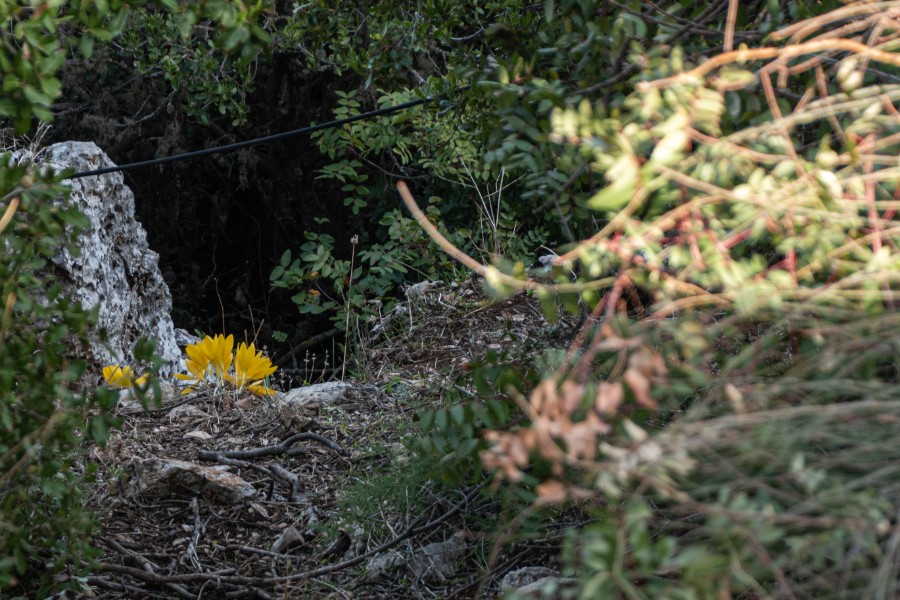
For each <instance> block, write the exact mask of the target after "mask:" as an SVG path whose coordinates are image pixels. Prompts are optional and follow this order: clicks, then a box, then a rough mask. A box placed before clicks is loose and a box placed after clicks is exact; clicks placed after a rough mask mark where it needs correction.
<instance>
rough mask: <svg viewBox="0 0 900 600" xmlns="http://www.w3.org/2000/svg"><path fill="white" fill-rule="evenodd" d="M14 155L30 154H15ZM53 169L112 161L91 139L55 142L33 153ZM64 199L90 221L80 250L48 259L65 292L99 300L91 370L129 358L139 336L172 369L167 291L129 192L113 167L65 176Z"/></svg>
mask: <svg viewBox="0 0 900 600" xmlns="http://www.w3.org/2000/svg"><path fill="white" fill-rule="evenodd" d="M17 158H18V159H19V160H22V159H29V158H31V157H30V156H28V155H27V154H26V153H20V154H19V156H18V157H17ZM33 160H34V162H35V163H37V164H49V165H51V166H52V167H53V169H54V170H57V171H58V170H62V169H75V170H76V171H85V170H90V169H98V168H103V167H111V166H114V163H113V162H112V161H111V160H110V159H109V157H108V156H107V155H106V154H105V153H104V152H103V151H102V150H101V149H100V148H98V147H97V146H96V145H95V144H93V143H92V142H62V143H59V144H54V145H52V146H49V147H47V148H45V149H43V150H42V151H40V152H39V153H38V154H37V156H35V157H34V158H33ZM66 185H68V186H70V187H71V188H72V193H71V196H70V200H69V202H71V204H73V205H74V206H75V207H77V208H78V209H79V210H80V211H82V212H83V213H84V214H86V215H87V217H88V218H89V219H90V220H91V226H90V228H88V229H87V230H85V231H84V232H82V234H81V236H79V239H78V246H79V248H80V249H81V255H80V256H73V255H72V254H71V253H70V252H64V253H62V254H61V255H60V256H59V257H57V259H56V260H55V261H54V263H55V267H56V268H57V270H59V271H62V273H63V277H64V278H65V279H66V280H67V292H68V293H69V294H70V295H71V297H73V298H74V299H75V300H78V301H80V302H81V303H82V305H83V306H85V307H87V308H89V307H94V306H98V307H99V319H98V329H101V330H105V331H106V333H107V340H106V341H105V342H101V340H100V339H99V336H96V337H95V338H94V339H92V341H91V346H90V348H88V349H87V351H86V354H87V355H86V356H84V357H83V358H85V359H86V360H87V361H88V367H89V369H90V371H91V372H94V373H99V372H100V369H102V367H103V366H105V365H108V364H112V363H122V364H131V363H133V357H134V355H133V352H134V345H135V342H136V341H137V340H138V338H140V337H141V336H146V337H149V338H152V339H154V340H156V354H157V355H159V356H160V357H162V358H163V360H165V361H167V363H168V365H167V366H165V367H163V369H162V370H161V372H160V375H162V376H164V377H165V376H169V375H171V374H172V373H173V372H174V368H175V365H177V361H178V359H179V358H180V356H181V351H180V350H179V349H178V345H177V343H176V341H175V327H174V326H173V324H172V317H171V312H172V296H171V294H170V293H169V288H168V286H167V285H166V283H165V281H164V280H163V278H162V273H161V272H160V270H159V255H158V254H157V253H156V252H154V251H152V250H151V249H150V247H149V246H148V245H147V234H146V232H145V231H144V228H143V227H142V226H141V224H140V223H139V222H138V221H137V220H136V219H135V215H134V194H133V193H132V192H131V190H130V189H129V188H128V187H127V186H126V185H125V183H124V179H123V176H122V174H121V173H109V174H106V175H99V176H93V177H84V178H80V179H74V180H69V181H67V182H66Z"/></svg>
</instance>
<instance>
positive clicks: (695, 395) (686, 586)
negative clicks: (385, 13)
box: [432, 3, 900, 598]
mask: <svg viewBox="0 0 900 600" xmlns="http://www.w3.org/2000/svg"><path fill="white" fill-rule="evenodd" d="M563 4H564V5H565V6H569V10H571V11H573V13H574V14H569V15H567V17H571V18H573V19H574V18H576V17H578V16H579V15H580V14H581V13H584V14H585V15H592V14H593V13H592V12H591V11H592V10H599V9H598V8H597V7H596V6H588V5H591V3H580V6H579V7H578V8H574V5H572V4H570V3H563ZM551 6H552V5H551ZM723 6H724V5H723ZM586 7H587V8H586ZM698 10H700V9H698ZM773 11H774V9H773ZM853 11H861V12H860V13H859V14H863V13H864V14H865V16H864V17H860V18H859V20H858V21H856V22H855V23H854V26H853V29H852V31H849V30H847V29H840V26H841V25H842V24H843V23H844V21H842V19H843V18H844V17H845V16H846V15H848V14H851V13H853V14H857V13H854V12H853ZM867 11H868V9H864V8H863V7H862V5H857V6H851V7H847V8H845V9H840V10H838V11H836V12H835V13H833V14H826V15H819V16H817V17H815V18H813V19H810V20H809V21H806V22H802V23H799V24H797V25H794V26H791V27H790V28H787V29H785V30H784V31H782V32H777V33H775V34H773V36H772V38H773V40H782V39H783V40H787V43H786V45H784V46H781V47H768V48H761V49H758V50H754V49H749V50H743V51H741V52H735V53H726V54H724V55H721V56H717V57H715V58H713V59H706V58H705V57H704V56H703V53H702V49H700V48H698V46H697V45H693V46H691V45H689V44H696V42H695V41H693V40H690V41H689V42H687V43H686V49H685V51H684V52H682V51H681V50H679V49H678V48H665V47H659V46H658V47H656V48H654V49H651V50H646V51H645V50H644V49H643V48H642V47H640V46H635V45H632V51H631V52H626V53H625V54H624V55H623V56H624V57H625V59H626V62H627V63H629V64H631V65H634V68H633V70H632V72H633V74H634V79H635V80H636V81H635V82H634V83H635V87H636V91H635V92H634V93H631V94H623V95H622V96H621V97H620V98H619V99H616V98H614V97H613V98H610V96H609V94H607V95H606V96H605V97H591V96H590V95H589V94H588V93H579V94H575V93H572V92H571V91H566V90H565V89H564V88H562V89H557V92H559V94H560V95H559V96H558V98H557V99H556V100H553V99H550V101H549V102H544V103H537V104H530V105H529V107H528V108H523V107H522V106H521V104H517V102H522V103H524V102H523V101H524V100H525V99H527V98H530V97H536V96H534V94H537V93H538V91H539V89H540V88H546V87H548V86H549V87H554V88H557V87H558V85H557V84H554V83H553V82H550V83H546V81H548V80H545V81H544V82H542V81H541V79H540V76H539V73H547V72H549V71H550V69H549V68H548V67H547V64H546V62H543V63H542V62H541V61H540V60H534V61H533V62H529V61H528V60H527V57H526V60H522V61H519V62H518V63H514V64H510V65H505V66H503V68H502V69H498V72H497V74H496V75H497V80H496V81H495V83H494V87H495V88H496V89H497V90H498V92H497V98H499V99H500V100H501V101H502V102H506V103H508V106H509V111H510V113H512V112H514V111H516V110H522V111H527V112H528V113H529V114H528V115H527V116H528V117H529V118H524V115H520V116H523V118H521V119H520V120H519V121H517V122H515V123H512V124H507V125H505V126H504V127H502V128H500V129H501V130H502V131H499V132H498V134H497V137H496V138H495V139H497V141H498V143H499V144H500V145H501V148H500V149H499V150H498V151H497V152H496V154H494V155H493V156H492V157H491V159H492V160H496V161H498V162H499V163H500V164H510V162H511V161H513V162H515V161H523V160H526V159H527V158H528V157H531V160H533V161H535V165H536V168H535V169H534V170H535V177H534V178H533V179H531V180H529V181H530V182H535V183H536V182H537V180H538V179H540V178H543V180H544V181H545V182H546V181H548V180H550V177H549V175H548V172H549V170H550V169H551V168H552V169H555V170H557V171H559V172H561V173H563V174H564V175H565V182H566V183H565V185H564V186H563V187H562V188H558V189H559V190H560V193H559V194H558V198H557V200H558V202H563V201H564V200H565V201H567V202H571V203H573V211H572V212H571V213H570V214H573V215H575V214H577V211H576V210H574V209H575V208H578V207H581V208H585V209H589V210H590V211H593V213H594V215H595V218H596V219H597V222H596V226H595V229H594V230H593V232H591V233H590V234H589V236H586V238H587V239H585V241H583V242H581V243H578V244H575V245H573V246H571V247H569V248H565V249H562V250H568V251H567V252H561V254H562V255H561V257H560V259H559V260H558V261H557V273H556V275H557V283H558V284H559V286H566V287H568V289H572V286H571V279H572V275H573V273H574V274H576V275H577V284H576V286H574V287H575V289H577V290H578V293H577V295H574V294H570V296H571V299H578V300H580V301H581V302H582V304H583V305H584V306H585V307H586V309H587V310H588V311H589V312H590V316H589V317H588V319H587V321H586V325H585V328H584V330H583V331H582V333H581V334H580V335H579V336H578V338H577V339H576V341H575V342H574V343H573V346H572V347H571V348H570V349H569V355H568V358H567V360H566V361H564V362H563V364H562V365H561V366H560V368H558V369H557V370H556V371H555V372H554V373H552V374H551V375H550V376H548V377H546V378H545V379H544V380H543V381H541V382H540V383H538V384H536V385H535V386H534V387H533V388H532V389H531V390H530V391H529V392H528V393H521V391H517V390H515V389H509V388H507V389H500V388H496V389H494V390H493V394H494V395H497V394H503V395H505V397H506V398H508V399H509V400H510V401H512V402H515V403H516V404H517V405H518V406H519V407H520V408H521V411H522V412H521V417H520V418H519V419H513V420H511V421H510V423H509V424H508V425H507V426H505V427H498V428H496V429H494V430H492V431H489V432H488V433H487V434H486V440H487V441H488V442H490V444H491V445H490V446H489V447H488V448H487V449H486V450H485V451H484V452H482V459H483V463H484V465H485V466H487V467H489V468H491V469H493V470H494V471H496V473H497V477H498V479H505V480H508V481H511V482H512V484H513V485H526V486H529V487H530V486H532V485H533V483H536V482H535V478H537V479H538V481H539V484H538V485H536V487H535V488H534V489H535V491H536V493H537V495H538V503H539V504H556V503H563V502H566V501H571V500H576V501H578V500H582V499H587V500H588V501H589V502H588V503H587V504H588V506H594V507H595V508H593V509H592V510H593V512H594V513H595V517H596V520H597V523H598V524H597V525H595V526H591V527H590V528H588V529H585V530H583V531H581V532H578V533H573V536H572V540H571V544H570V547H569V552H568V559H569V564H570V569H571V571H572V573H573V574H576V575H577V576H578V577H579V579H580V581H581V589H580V591H579V594H580V597H584V598H592V597H598V596H602V597H610V598H619V597H623V598H624V597H627V598H644V597H646V598H717V597H758V596H767V597H769V596H771V597H785V598H786V597H801V596H803V597H817V598H820V597H892V596H894V595H896V577H895V572H894V570H895V567H894V552H893V549H892V544H893V541H895V540H893V537H894V536H891V535H890V534H891V532H892V530H893V529H894V528H895V527H894V525H895V523H894V519H895V515H896V514H897V501H896V497H897V496H896V478H895V477H894V470H893V468H892V467H891V466H890V465H891V464H893V462H894V461H895V460H896V450H895V446H894V444H892V443H891V442H890V441H889V434H888V431H889V430H890V429H891V426H890V425H888V423H894V422H895V419H896V414H897V410H898V407H900V396H898V392H897V390H898V389H900V388H898V387H897V383H898V378H900V371H898V367H897V362H896V357H897V356H900V339H898V337H897V336H896V335H892V334H891V333H888V332H892V331H893V330H894V329H896V324H897V318H896V298H897V293H898V288H897V285H898V283H900V255H898V248H897V243H896V240H897V235H896V234H897V231H898V229H897V227H898V225H897V220H896V208H897V207H896V201H895V200H894V198H895V197H896V189H897V182H898V179H900V177H898V176H897V173H896V169H894V168H893V167H892V166H891V165H893V164H895V158H894V157H895V156H896V154H897V152H898V150H900V148H898V144H897V134H898V131H900V118H898V113H897V110H896V108H895V102H896V99H897V98H900V87H898V86H897V85H896V84H894V83H885V81H892V79H893V78H892V75H890V74H887V73H885V72H884V71H879V70H878V68H880V67H881V65H879V67H876V69H875V71H873V70H872V69H871V68H870V67H871V64H872V63H873V62H877V61H883V62H884V63H885V64H887V65H895V64H896V63H897V61H896V58H895V56H894V55H892V54H886V53H887V52H888V51H889V48H890V47H891V46H890V44H892V43H893V42H892V40H894V39H895V38H896V31H895V30H894V29H893V25H891V26H887V25H885V23H886V22H885V21H883V18H884V15H883V14H880V13H869V12H867ZM626 12H628V11H626ZM777 12H778V11H774V12H770V13H768V15H767V16H768V17H772V16H774V14H775V13H777ZM623 14H624V13H620V14H619V15H618V17H617V19H621V18H623ZM633 16H636V17H637V19H638V21H639V22H640V24H641V27H642V28H644V30H645V31H646V29H647V28H649V27H651V26H652V27H658V26H659V23H657V22H656V21H659V20H658V19H656V20H655V21H654V20H650V19H643V18H642V15H633ZM554 17H555V18H554V19H553V20H550V19H548V23H549V24H546V23H545V24H543V26H544V27H545V30H544V31H542V32H541V33H538V34H537V35H536V36H535V38H536V39H537V40H539V41H540V40H542V35H544V34H545V33H546V35H547V36H548V39H554V38H553V37H552V35H551V34H552V30H553V27H560V28H563V27H565V28H569V27H570V26H571V22H566V21H565V20H564V19H562V18H559V14H556V15H554ZM779 18H781V17H780V16H779ZM554 23H558V25H554ZM648 23H655V24H654V25H649V24H648ZM632 25H635V23H634V22H632ZM723 25H724V23H723ZM599 26H600V27H604V26H606V24H603V23H601V24H600V25H599ZM767 27H771V22H770V23H769V24H768V25H767ZM675 28H676V26H675V25H674V24H666V27H665V29H667V30H668V31H671V30H672V29H675ZM548 31H549V32H550V33H547V32H548ZM571 31H573V32H574V31H578V32H579V33H580V34H583V35H588V34H589V33H590V31H591V29H590V27H587V28H585V29H579V28H571ZM625 31H626V32H627V31H628V30H627V29H625ZM874 31H877V32H878V36H876V37H877V41H870V40H875V37H870V34H872V32H874ZM602 33H603V32H602V31H598V32H597V36H598V39H601V34H602ZM656 33H657V35H658V34H660V33H663V32H662V31H659V30H657V32H656ZM648 35H649V34H648ZM839 35H853V36H856V35H858V36H859V37H858V38H853V39H845V38H841V37H839ZM807 38H811V39H812V41H811V42H810V43H807ZM555 39H560V38H555ZM866 43H870V44H871V46H866ZM585 47H586V48H590V46H589V45H587V46H585ZM872 47H874V48H876V49H877V50H873V49H872ZM687 48H689V49H690V53H689V55H690V56H692V57H696V58H697V59H698V60H703V61H705V62H701V63H700V66H698V67H695V68H691V65H690V64H689V63H688V62H687V60H686V58H685V54H688V50H687ZM826 50H842V51H845V52H848V54H846V55H842V58H840V59H837V61H836V62H837V64H836V65H835V66H834V67H833V68H829V69H827V70H826V68H825V66H824V65H827V64H830V63H829V62H828V61H826V60H825V58H827V57H823V56H822V55H821V54H819V53H820V52H823V51H826ZM879 51H883V52H885V54H879V53H878V52H879ZM536 54H538V55H539V54H540V51H536ZM545 55H546V56H549V57H553V56H557V57H560V56H564V57H567V58H568V57H569V56H571V53H564V52H556V53H551V52H547V53H546V54H545ZM810 57H812V58H811V59H810ZM864 57H865V58H864ZM548 60H551V61H552V58H550V59H548ZM739 61H740V62H742V63H744V64H740V65H737V64H735V63H737V62H739ZM748 61H769V62H767V63H765V64H764V65H763V66H761V67H760V66H758V63H757V62H751V63H750V65H753V66H754V68H753V70H749V66H748V64H747V62H748ZM579 64H585V65H587V64H590V63H589V62H585V63H581V62H579ZM570 66H571V65H570ZM881 68H885V69H888V68H889V67H881ZM776 74H777V75H778V76H779V77H780V81H779V84H778V85H779V88H777V89H776V86H775V82H774V81H773V78H774V77H775V75H776ZM713 75H714V76H713ZM581 84H582V85H584V86H586V88H585V89H588V88H590V87H591V85H590V80H588V81H582V82H581ZM570 89H571V88H570ZM597 89H600V87H599V86H598V87H597V88H595V90H597ZM795 90H796V91H799V93H798V94H797V95H796V98H794V96H793V95H792V94H793V93H794V91H795ZM607 92H609V90H607ZM626 92H627V90H626ZM804 92H805V93H804ZM548 98H549V97H548ZM788 98H790V99H791V100H792V101H791V102H788ZM746 107H750V108H749V109H748V108H746ZM535 113H538V114H535ZM532 116H533V117H534V120H530V118H531V117H532ZM541 117H543V118H541ZM522 140H525V142H524V143H520V142H521V141H522ZM529 185H530V183H529ZM485 271H486V273H487V274H488V277H487V281H488V283H489V284H490V285H491V286H492V287H493V288H494V289H495V291H496V292H498V293H515V292H517V291H521V290H522V289H526V288H527V289H533V288H538V289H540V290H542V291H543V293H545V294H549V293H551V292H553V291H554V289H559V288H553V287H552V286H546V285H542V284H540V283H536V282H525V281H519V282H516V281H515V277H516V276H519V277H520V279H521V276H520V275H518V274H517V273H516V272H515V271H514V270H508V271H507V272H506V274H507V275H508V276H507V277H502V276H501V273H500V272H499V270H498V268H497V267H491V268H487V269H486V270H485ZM569 304H571V302H570V303H569ZM457 412H459V413H460V415H461V417H460V418H459V419H458V420H459V421H462V422H463V423H465V422H466V421H467V419H466V418H465V414H466V413H465V411H464V410H462V409H460V410H458V411H457ZM452 414H453V413H452V411H450V412H448V413H447V417H445V418H444V419H443V422H442V423H441V424H440V427H439V430H441V431H442V432H443V433H442V435H443V436H444V437H446V435H447V434H448V433H449V432H450V431H452V430H453V429H454V428H455V427H456V425H454V424H453V420H452ZM432 438H434V435H432ZM517 482H518V483H517ZM892 540H893V541H892Z"/></svg>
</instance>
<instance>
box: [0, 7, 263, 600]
mask: <svg viewBox="0 0 900 600" xmlns="http://www.w3.org/2000/svg"><path fill="white" fill-rule="evenodd" d="M185 8H187V10H185ZM262 9H263V6H262V4H258V5H254V6H248V5H245V4H244V3H241V2H231V1H223V2H202V3H192V4H190V5H186V6H182V5H180V4H179V3H177V2H174V1H173V0H168V1H165V2H162V3H157V4H150V3H146V4H145V3H143V2H119V1H113V2H49V3H48V2H45V3H33V2H3V3H0V19H2V20H3V22H4V23H5V25H6V26H5V27H4V28H3V30H2V31H0V40H2V42H3V43H2V44H0V73H2V74H3V80H2V88H0V118H4V119H9V120H10V121H11V122H12V124H13V125H14V126H15V130H16V132H19V133H22V132H25V131H27V130H28V129H29V128H30V127H31V126H32V125H33V120H34V119H38V120H41V121H44V122H47V121H50V120H52V116H53V115H52V113H51V111H50V108H51V105H52V103H53V102H54V100H55V99H56V98H57V97H58V96H59V95H60V93H61V84H60V81H59V79H58V78H57V74H58V72H59V70H60V68H61V67H62V65H63V63H64V61H65V59H66V57H67V56H69V55H72V56H76V55H80V56H81V57H83V58H86V59H87V58H90V57H91V56H92V55H93V53H94V51H95V49H96V48H95V45H96V44H97V43H98V42H100V43H105V42H109V41H110V40H112V39H114V38H116V36H118V35H119V34H121V33H122V31H123V30H124V29H125V27H126V26H127V25H128V24H129V22H139V23H143V22H145V20H146V22H147V23H148V31H154V29H153V28H154V27H155V28H157V29H163V28H165V27H170V28H171V27H174V26H175V22H176V21H177V22H178V24H177V26H178V27H179V32H180V33H181V34H182V35H184V36H187V35H189V34H190V33H191V32H192V26H193V25H194V24H195V23H197V24H198V28H200V29H203V30H208V27H207V26H208V25H209V24H210V23H212V22H216V23H218V24H219V25H220V27H219V28H217V29H215V32H214V33H213V35H212V37H210V38H209V39H204V43H207V42H208V43H209V44H210V45H212V46H215V47H219V48H222V49H223V50H224V51H226V52H231V53H233V54H234V55H235V56H236V57H238V58H236V61H237V62H238V63H241V61H243V62H242V63H241V64H244V65H246V64H247V61H249V60H250V59H252V57H253V56H255V55H256V53H257V52H258V50H259V46H260V44H262V43H264V42H266V41H267V39H268V38H267V36H266V34H265V33H264V32H263V31H262V29H260V27H259V26H258V25H257V24H256V23H257V21H258V19H259V17H260V15H261V11H262ZM130 20H131V21H130ZM200 21H203V23H202V24H201V23H200ZM201 25H202V27H201ZM169 34H171V30H170V31H169ZM132 41H134V40H132ZM154 43H160V44H161V42H159V40H158V38H153V39H151V43H150V44H149V45H148V48H150V49H151V50H148V51H152V48H153V47H154ZM156 50H158V47H157V48H156ZM205 54H206V52H205V50H204V55H205ZM181 58H182V59H183V58H184V56H183V55H182V56H181ZM154 60H158V61H159V62H161V63H164V64H167V61H166V57H165V56H164V55H163V54H157V55H154ZM179 64H183V63H179V62H178V61H176V63H175V65H174V67H172V66H171V65H170V67H171V68H169V70H168V71H167V73H168V75H169V76H170V78H171V81H172V82H176V81H180V80H181V79H182V78H183V77H184V73H183V72H181V73H178V70H179ZM201 67H202V68H205V69H207V72H208V73H212V70H211V67H210V65H209V64H204V65H201ZM219 75H221V73H219ZM193 80H194V81H196V80H198V78H197V77H194V78H193ZM236 91H237V88H236V87H230V88H227V89H218V90H214V91H213V92H210V91H206V92H203V93H201V94H200V95H199V96H198V97H197V98H195V99H194V101H195V102H196V103H198V104H200V103H202V104H203V107H202V108H203V109H205V107H206V105H207V104H209V103H210V102H212V101H214V100H216V99H217V98H218V100H219V102H220V103H219V105H218V108H219V111H220V112H223V111H225V112H227V110H232V109H233V106H232V105H228V104H225V105H223V104H222V102H224V99H225V98H226V97H231V96H233V95H234V93H235V92H236ZM204 94H205V95H204ZM215 94H218V96H216V95H215ZM197 114H198V115H199V112H198V113H197ZM61 181H62V179H61V177H60V175H58V174H54V173H52V172H51V171H49V170H47V169H35V168H34V167H32V165H30V164H28V163H27V162H21V163H19V164H16V163H14V162H13V161H12V155H11V154H10V153H5V154H2V155H0V249H2V251H0V549H2V550H0V588H2V589H4V590H7V589H8V590H11V592H12V593H13V594H17V595H18V594H24V595H29V596H34V597H45V596H47V595H48V594H50V593H53V592H57V591H61V590H64V589H73V590H77V589H79V584H78V579H77V577H76V575H77V574H78V573H79V572H81V571H83V569H84V567H83V564H84V563H83V561H86V560H89V559H90V558H91V557H92V556H94V555H95V550H93V549H92V548H91V546H90V538H89V533H90V529H91V525H92V523H93V515H92V513H91V512H90V511H89V510H87V508H86V507H85V505H84V499H83V497H82V494H81V492H80V488H79V485H80V484H81V482H83V481H84V477H88V478H89V477H90V474H91V470H92V467H91V466H87V467H83V464H84V463H83V462H82V461H81V460H80V455H81V450H82V449H83V447H84V442H85V441H86V440H93V441H95V442H97V443H100V444H102V443H103V442H104V441H105V440H106V436H107V433H108V430H109V428H110V427H111V426H112V425H113V424H114V420H113V419H112V418H111V417H110V414H109V411H110V410H111V409H112V408H113V407H114V406H115V405H116V403H117V401H118V391H113V390H109V389H105V388H102V389H98V390H90V389H89V388H88V387H87V386H86V381H87V379H86V377H87V374H86V372H85V370H86V365H85V363H84V361H83V360H81V359H80V358H78V354H79V349H80V348H83V347H85V346H86V345H87V343H88V334H89V332H90V331H91V329H92V328H93V327H94V324H95V322H96V311H95V310H94V309H92V308H91V307H83V306H81V305H79V304H77V303H75V302H73V301H72V300H71V299H69V298H68V297H66V295H65V294H64V293H63V286H62V283H61V282H60V281H58V279H57V277H56V276H55V275H54V270H53V268H52V264H51V261H52V260H53V259H55V258H56V257H57V256H58V255H59V253H60V252H61V251H62V250H63V249H68V250H69V251H70V252H74V251H75V247H74V246H73V245H72V242H73V241H74V239H75V238H76V237H77V235H78V233H79V231H80V230H81V229H83V228H84V227H85V226H86V225H87V222H86V217H85V216H84V215H83V214H82V213H80V212H79V211H77V210H74V209H72V208H71V207H69V206H68V205H67V203H66V198H67V188H65V187H64V186H63V185H61ZM135 357H136V358H137V359H138V360H139V361H142V362H144V363H146V365H148V366H152V365H153V364H154V363H155V361H156V360H157V359H156V358H155V357H154V356H153V344H152V342H142V343H140V344H138V347H137V348H135ZM151 390H152V391H153V392H154V394H155V395H157V397H158V393H159V388H158V384H156V383H151V384H150V385H149V386H136V387H135V388H133V390H132V393H135V394H137V396H138V397H139V399H140V400H141V402H142V403H145V404H146V402H147V401H148V396H147V395H146V393H147V392H149V391H151ZM76 467H81V468H82V469H83V471H84V472H83V473H78V468H76Z"/></svg>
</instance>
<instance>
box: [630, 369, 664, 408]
mask: <svg viewBox="0 0 900 600" xmlns="http://www.w3.org/2000/svg"><path fill="white" fill-rule="evenodd" d="M622 377H623V379H625V383H627V384H628V387H630V388H631V391H632V392H633V393H634V399H635V400H636V401H637V403H638V404H640V405H641V406H643V407H645V408H656V406H657V404H656V400H654V399H653V398H652V397H651V396H650V380H649V379H648V378H647V376H646V375H645V374H644V373H643V372H641V370H640V369H636V368H634V367H628V368H627V369H625V374H624V375H623V376H622Z"/></svg>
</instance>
